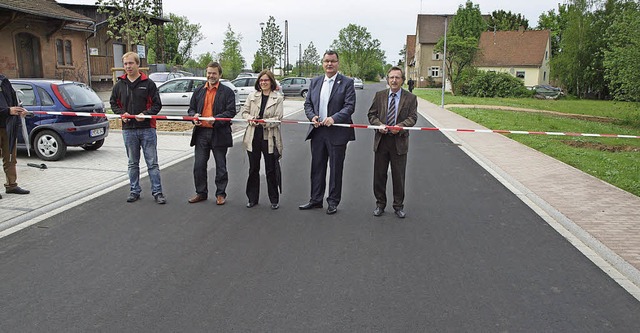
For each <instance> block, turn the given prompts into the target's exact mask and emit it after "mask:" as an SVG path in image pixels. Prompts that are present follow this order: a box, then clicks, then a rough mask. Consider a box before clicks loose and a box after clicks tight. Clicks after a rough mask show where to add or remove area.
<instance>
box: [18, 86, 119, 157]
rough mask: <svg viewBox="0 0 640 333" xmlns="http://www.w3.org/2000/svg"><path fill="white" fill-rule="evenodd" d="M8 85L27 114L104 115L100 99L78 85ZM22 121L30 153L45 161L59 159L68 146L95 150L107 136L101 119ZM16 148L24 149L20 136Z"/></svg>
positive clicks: (39, 117) (53, 117)
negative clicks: (74, 113)
mask: <svg viewBox="0 0 640 333" xmlns="http://www.w3.org/2000/svg"><path fill="white" fill-rule="evenodd" d="M11 85H12V86H13V89H15V90H16V93H17V95H18V99H19V100H20V102H21V103H22V106H23V107H24V108H25V109H27V110H29V111H55V112H89V113H104V104H103V102H102V101H101V100H100V97H98V95H97V94H96V93H95V92H94V91H93V90H92V89H91V88H90V87H89V86H87V85H85V84H84V83H81V82H73V81H60V80H47V79H15V80H11ZM25 120H26V125H27V133H28V134H29V143H30V145H31V149H33V150H34V151H35V153H36V155H38V157H39V158H40V159H43V160H45V161H57V160H60V159H62V158H63V157H64V156H65V154H66V153H67V147H68V146H79V147H82V148H83V149H85V150H96V149H99V148H100V147H102V145H103V144H104V139H105V138H106V137H107V135H108V134H109V121H108V120H107V118H105V117H79V116H57V115H48V114H47V115H39V114H38V115H33V116H28V117H27V118H26V119H25ZM18 147H20V148H26V144H25V143H24V140H23V137H22V135H21V134H18Z"/></svg>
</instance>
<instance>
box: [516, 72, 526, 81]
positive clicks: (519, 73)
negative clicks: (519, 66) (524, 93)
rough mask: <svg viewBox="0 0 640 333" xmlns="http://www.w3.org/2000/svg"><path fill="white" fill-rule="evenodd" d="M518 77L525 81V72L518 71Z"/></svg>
mask: <svg viewBox="0 0 640 333" xmlns="http://www.w3.org/2000/svg"><path fill="white" fill-rule="evenodd" d="M516 77H517V78H520V79H523V80H524V72H523V71H517V72H516Z"/></svg>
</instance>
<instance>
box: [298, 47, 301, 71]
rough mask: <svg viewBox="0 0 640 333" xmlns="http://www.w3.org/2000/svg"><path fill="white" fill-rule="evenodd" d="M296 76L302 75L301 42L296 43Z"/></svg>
mask: <svg viewBox="0 0 640 333" xmlns="http://www.w3.org/2000/svg"><path fill="white" fill-rule="evenodd" d="M298 51H299V53H298V76H302V72H301V71H302V43H300V44H298Z"/></svg>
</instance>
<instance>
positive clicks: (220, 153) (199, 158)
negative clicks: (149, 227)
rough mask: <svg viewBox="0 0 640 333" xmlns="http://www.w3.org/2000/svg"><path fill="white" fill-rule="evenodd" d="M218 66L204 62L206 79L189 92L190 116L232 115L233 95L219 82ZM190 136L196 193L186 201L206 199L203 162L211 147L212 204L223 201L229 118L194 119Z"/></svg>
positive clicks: (205, 173)
mask: <svg viewBox="0 0 640 333" xmlns="http://www.w3.org/2000/svg"><path fill="white" fill-rule="evenodd" d="M221 75H222V67H221V66H220V64H219V63H217V62H210V63H209V64H208V65H207V83H205V84H204V85H202V86H200V87H198V88H197V89H196V90H195V91H194V92H193V96H191V103H190V105H189V110H188V111H187V112H188V113H189V115H190V116H192V117H216V118H233V117H234V116H235V115H236V97H235V93H234V92H233V90H231V89H230V88H229V87H227V86H225V85H223V84H221V83H220V76H221ZM194 124H195V125H196V126H195V127H194V128H193V134H192V136H191V146H192V147H193V146H195V148H194V153H195V161H194V163H193V180H194V183H195V186H196V195H195V196H193V197H191V198H189V203H196V202H200V201H204V200H207V197H208V195H209V191H208V186H207V162H208V161H209V156H210V155H211V151H213V159H214V160H215V162H216V204H218V205H224V203H225V202H226V197H227V192H226V189H227V183H228V182H229V175H228V173H227V150H228V149H229V147H231V146H232V145H233V138H232V137H231V122H229V121H208V120H203V121H196V122H194Z"/></svg>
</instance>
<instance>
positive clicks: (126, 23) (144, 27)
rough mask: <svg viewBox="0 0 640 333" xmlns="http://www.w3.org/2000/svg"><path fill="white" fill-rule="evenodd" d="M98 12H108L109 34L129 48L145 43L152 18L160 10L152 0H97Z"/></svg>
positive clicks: (132, 48)
mask: <svg viewBox="0 0 640 333" xmlns="http://www.w3.org/2000/svg"><path fill="white" fill-rule="evenodd" d="M96 5H98V12H99V13H104V14H107V26H108V29H107V35H108V36H109V37H110V38H113V39H115V40H118V41H121V42H122V43H124V44H125V45H126V46H127V50H131V51H134V50H135V45H138V44H142V45H144V44H145V40H146V35H147V31H149V29H150V27H151V26H152V24H151V18H152V17H155V16H157V13H158V11H157V10H156V9H157V8H156V7H155V6H154V4H153V1H152V0H97V1H96Z"/></svg>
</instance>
